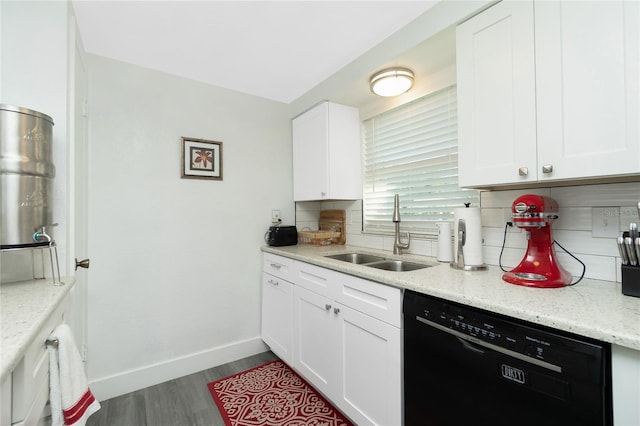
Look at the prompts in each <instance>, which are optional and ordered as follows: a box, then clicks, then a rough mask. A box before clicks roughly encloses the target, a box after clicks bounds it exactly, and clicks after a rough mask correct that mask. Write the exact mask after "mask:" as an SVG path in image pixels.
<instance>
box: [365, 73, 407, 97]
mask: <svg viewBox="0 0 640 426" xmlns="http://www.w3.org/2000/svg"><path fill="white" fill-rule="evenodd" d="M412 86H413V71H411V70H410V69H408V68H387V69H384V70H382V71H378V72H377V73H375V74H374V75H372V76H371V79H370V80H369V87H370V88H371V92H372V93H375V94H376V95H379V96H398V95H401V94H403V93H404V92H406V91H408V90H409V89H411V87H412Z"/></svg>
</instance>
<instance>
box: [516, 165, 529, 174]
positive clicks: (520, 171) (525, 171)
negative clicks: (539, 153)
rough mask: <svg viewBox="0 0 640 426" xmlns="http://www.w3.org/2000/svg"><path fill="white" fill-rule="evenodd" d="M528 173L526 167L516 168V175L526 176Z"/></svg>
mask: <svg viewBox="0 0 640 426" xmlns="http://www.w3.org/2000/svg"><path fill="white" fill-rule="evenodd" d="M528 174H529V168H528V167H520V168H519V169H518V175H520V176H527V175H528Z"/></svg>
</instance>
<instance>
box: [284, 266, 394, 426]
mask: <svg viewBox="0 0 640 426" xmlns="http://www.w3.org/2000/svg"><path fill="white" fill-rule="evenodd" d="M295 271H296V278H295V284H296V285H295V289H294V312H295V313H294V346H295V347H294V362H293V366H294V368H295V369H296V370H297V371H298V372H299V373H300V374H301V375H302V376H304V377H305V379H307V380H308V381H309V382H310V383H311V384H312V385H313V386H315V387H316V388H317V389H318V390H319V391H320V392H322V393H323V394H324V395H325V396H326V397H327V398H328V399H329V400H331V401H332V402H333V404H334V405H335V406H336V407H337V408H339V409H340V410H342V412H344V413H345V414H346V415H347V416H348V417H349V418H350V419H351V420H353V421H354V422H355V423H356V424H358V425H399V424H401V423H402V390H401V386H402V362H401V328H400V324H401V291H400V290H399V289H397V288H393V287H389V286H386V285H383V284H378V283H374V282H371V281H367V280H363V279H360V278H356V277H353V276H350V275H346V274H341V273H338V272H335V271H331V270H327V269H324V268H319V267H317V266H314V265H309V264H306V263H303V262H296V265H295ZM299 282H300V285H299V284H298V283H299Z"/></svg>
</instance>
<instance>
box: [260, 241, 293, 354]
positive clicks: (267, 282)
mask: <svg viewBox="0 0 640 426" xmlns="http://www.w3.org/2000/svg"><path fill="white" fill-rule="evenodd" d="M262 265H263V266H262V270H263V274H262V326H261V335H262V340H264V342H265V343H266V344H267V345H268V346H269V347H270V348H271V351H272V352H273V353H274V354H276V355H278V357H280V359H282V360H283V361H284V362H286V363H287V364H292V363H293V284H292V283H291V280H292V279H293V277H294V272H293V266H294V261H293V260H292V259H287V258H285V257H281V256H275V255H272V254H269V253H264V254H263V255H262Z"/></svg>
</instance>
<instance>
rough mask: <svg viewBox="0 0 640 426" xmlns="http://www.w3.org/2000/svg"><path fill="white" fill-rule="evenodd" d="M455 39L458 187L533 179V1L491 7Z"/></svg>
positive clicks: (506, 3) (459, 32)
mask: <svg viewBox="0 0 640 426" xmlns="http://www.w3.org/2000/svg"><path fill="white" fill-rule="evenodd" d="M456 43H457V47H456V53H457V73H458V123H459V124H458V146H459V149H458V156H459V184H460V186H463V187H464V186H488V185H498V184H505V183H514V182H528V181H535V180H536V179H537V173H536V121H535V73H534V70H535V68H534V32H533V3H532V2H531V1H523V2H520V1H517V2H511V1H509V2H501V3H498V4H496V5H495V6H492V7H491V8H490V9H488V10H486V11H484V12H482V13H481V14H479V15H477V16H475V17H473V18H471V19H470V20H468V21H466V22H464V23H462V24H461V25H460V26H458V28H457V30H456Z"/></svg>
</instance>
